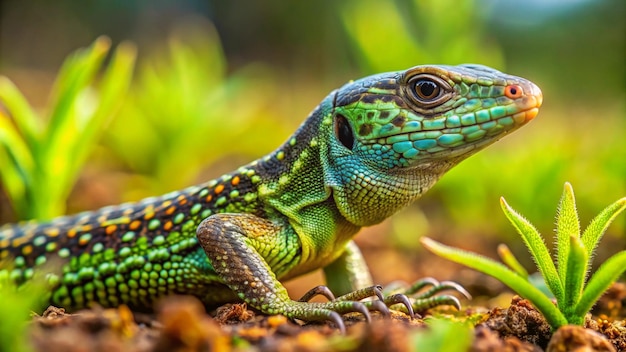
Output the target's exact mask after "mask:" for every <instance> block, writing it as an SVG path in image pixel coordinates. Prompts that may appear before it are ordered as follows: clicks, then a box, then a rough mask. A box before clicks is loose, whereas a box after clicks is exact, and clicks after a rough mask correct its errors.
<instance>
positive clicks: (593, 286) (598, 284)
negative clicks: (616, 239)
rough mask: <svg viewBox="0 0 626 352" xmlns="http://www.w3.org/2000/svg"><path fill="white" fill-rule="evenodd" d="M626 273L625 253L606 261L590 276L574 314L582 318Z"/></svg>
mask: <svg viewBox="0 0 626 352" xmlns="http://www.w3.org/2000/svg"><path fill="white" fill-rule="evenodd" d="M624 271H626V251H621V252H619V253H617V254H615V255H613V256H612V257H610V258H609V259H607V260H606V261H605V262H604V263H603V264H602V265H601V266H600V268H598V270H597V271H596V272H595V273H594V274H593V275H592V276H591V279H589V283H588V284H587V286H586V287H585V289H584V290H583V293H582V296H581V297H580V301H579V302H578V305H577V306H576V314H577V315H580V316H584V315H585V314H587V312H589V311H590V310H591V307H593V305H594V304H595V303H596V302H597V301H598V299H599V298H600V296H602V295H603V294H604V292H605V291H606V290H607V289H608V288H609V286H611V284H613V282H615V281H616V280H617V278H618V277H619V276H620V275H622V273H623V272H624Z"/></svg>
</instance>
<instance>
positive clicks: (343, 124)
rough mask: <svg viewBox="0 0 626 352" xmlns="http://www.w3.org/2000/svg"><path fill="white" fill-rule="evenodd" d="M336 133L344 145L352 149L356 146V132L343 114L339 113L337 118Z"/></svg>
mask: <svg viewBox="0 0 626 352" xmlns="http://www.w3.org/2000/svg"><path fill="white" fill-rule="evenodd" d="M335 135H336V136H337V139H339V142H341V144H343V146H344V147H346V148H348V149H350V150H352V148H354V134H352V128H350V124H349V123H348V119H346V117H345V116H343V115H341V114H337V116H336V120H335Z"/></svg>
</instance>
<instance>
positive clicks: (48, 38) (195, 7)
mask: <svg viewBox="0 0 626 352" xmlns="http://www.w3.org/2000/svg"><path fill="white" fill-rule="evenodd" d="M0 4H1V5H0V9H1V11H2V12H1V14H0V21H1V27H0V74H1V75H3V76H6V77H8V78H9V79H10V81H11V82H13V84H14V85H15V86H16V87H17V89H19V91H21V92H22V94H23V95H24V97H25V99H26V100H27V101H28V104H26V103H25V102H23V103H24V104H26V105H25V106H26V107H25V106H24V104H22V105H19V104H18V105H19V106H21V108H19V106H18V108H19V109H18V108H15V107H13V108H10V107H9V106H8V105H11V104H8V103H7V102H6V101H4V105H5V106H4V108H3V107H2V106H0V118H1V119H2V120H3V123H2V124H1V125H0V127H2V128H5V129H6V131H8V129H11V128H13V129H15V131H14V132H15V133H13V134H12V135H11V134H10V133H6V134H5V136H4V137H2V136H1V135H0V137H2V138H5V140H4V143H5V145H4V147H5V149H7V150H8V149H11V148H14V149H19V151H18V152H16V153H14V154H11V153H5V154H6V155H5V158H4V159H2V158H0V161H2V164H1V165H2V166H0V167H2V168H3V172H5V173H7V171H6V170H9V169H10V167H8V166H6V165H8V164H10V163H13V164H16V165H17V166H16V168H15V169H16V170H17V171H16V172H15V173H13V174H12V176H10V177H9V176H5V178H4V179H3V182H4V183H3V185H2V188H3V191H4V192H3V193H2V196H1V198H0V223H5V222H11V221H15V220H18V219H24V218H30V217H38V218H49V217H52V216H55V215H59V214H62V213H74V212H78V211H82V210H87V209H95V208H98V207H100V206H104V205H109V204H115V203H119V202H124V201H133V200H139V199H141V198H143V197H147V196H152V195H158V194H162V193H165V192H169V191H172V190H175V189H179V188H182V187H185V186H188V185H191V184H194V183H199V182H203V181H205V180H208V179H211V178H214V177H217V176H219V175H220V174H222V173H223V172H227V171H230V170H232V169H233V168H236V167H237V166H239V165H241V164H243V163H246V162H249V161H251V160H253V159H255V158H258V157H260V156H262V155H264V154H266V153H268V152H270V151H271V150H272V149H273V148H275V147H276V146H278V145H279V144H280V143H282V142H283V141H284V140H286V139H287V137H288V136H289V134H290V133H291V132H292V131H293V130H295V128H297V126H298V125H299V124H300V123H301V122H302V120H303V119H304V118H305V117H306V116H307V114H308V113H309V111H311V110H312V109H313V108H314V107H315V106H316V105H317V104H318V103H319V101H321V99H323V97H324V96H325V95H326V94H328V92H330V91H331V90H332V89H334V88H337V87H339V86H341V85H342V84H343V83H345V82H346V81H347V80H350V79H354V78H358V77H361V76H364V75H368V74H373V73H377V72H383V71H390V70H399V69H405V68H408V67H410V66H414V65H418V64H425V63H439V64H459V63H466V62H473V63H480V64H485V65H488V66H492V67H494V68H497V69H500V70H503V71H506V72H508V73H511V74H515V75H519V76H522V77H525V78H528V79H531V80H532V81H534V82H535V83H537V84H538V85H539V86H540V87H541V88H542V90H543V93H544V105H543V107H542V109H541V112H540V114H539V117H538V118H537V119H536V120H535V121H533V122H532V123H531V124H530V125H528V126H526V127H524V128H523V129H522V130H520V131H518V132H516V133H515V134H513V135H511V136H509V137H507V138H505V139H504V140H503V141H501V142H498V143H497V144H496V145H494V146H492V147H490V148H488V149H487V150H485V151H483V152H481V153H479V154H477V155H475V156H473V157H471V158H470V159H468V160H467V161H465V162H464V163H462V164H461V165H459V166H458V167H456V168H455V169H454V170H452V171H451V172H450V173H449V174H447V175H446V176H445V177H444V178H443V179H442V180H441V181H440V182H439V183H438V184H437V185H436V186H435V187H434V188H433V189H432V190H431V191H430V192H429V193H428V194H427V195H425V196H424V197H423V198H422V199H421V200H420V201H418V202H417V203H416V204H415V205H413V206H412V207H410V208H408V209H406V210H404V211H402V212H401V213H400V214H398V215H397V216H395V217H394V218H393V219H391V220H389V221H387V222H385V223H384V224H382V225H380V226H376V227H374V228H371V229H367V230H366V231H364V232H363V233H362V234H360V235H359V236H358V238H357V240H358V242H359V243H360V244H361V246H362V247H364V249H365V253H366V256H368V257H369V262H370V265H371V266H372V268H373V270H374V275H375V277H379V278H381V277H385V276H384V275H385V273H384V270H385V268H389V265H396V264H399V265H405V266H407V270H404V271H405V272H401V273H394V274H395V278H398V279H407V280H411V279H414V278H415V277H417V276H419V275H422V274H426V275H431V273H429V272H428V268H427V267H426V268H425V267H424V266H423V265H421V266H420V265H414V264H415V263H417V262H418V261H419V260H420V259H422V260H423V258H427V260H435V259H434V257H433V256H431V255H426V254H425V253H424V251H423V250H422V249H421V248H420V246H419V243H418V238H419V236H422V235H425V234H427V235H429V236H430V237H433V238H435V239H438V240H441V241H443V242H446V243H452V244H456V245H459V246H462V247H464V248H468V249H472V250H476V251H479V252H482V253H486V254H488V255H490V256H493V255H495V243H498V242H506V243H508V244H509V245H510V246H511V247H512V248H513V251H514V252H516V253H518V256H519V257H525V255H524V252H525V250H524V249H523V248H522V247H519V246H521V241H519V240H518V239H517V235H516V234H515V231H514V229H513V228H511V227H510V226H509V225H507V223H506V222H505V217H504V215H503V214H502V213H501V211H500V208H499V201H498V198H499V197H500V196H504V197H505V198H506V199H507V201H508V202H509V204H511V205H512V206H513V207H514V208H515V209H517V210H518V211H520V212H521V213H522V214H524V215H525V216H527V217H528V218H529V219H530V220H531V222H533V223H534V224H535V225H536V226H537V227H538V228H539V229H540V231H541V232H542V233H544V235H546V236H547V237H550V236H551V233H552V231H553V230H552V229H553V224H554V214H555V211H556V209H555V207H556V204H557V201H558V198H559V196H560V194H561V193H562V187H563V184H564V182H565V181H569V182H571V183H572V184H573V186H574V190H575V192H576V195H577V200H578V208H579V211H580V218H581V220H582V223H583V226H586V224H587V223H588V222H589V221H590V220H591V218H592V217H593V216H594V215H595V214H597V213H598V212H599V211H600V210H602V209H603V208H604V207H605V206H607V205H608V204H609V203H611V202H613V201H615V200H616V199H618V198H620V197H623V196H626V89H625V88H626V87H625V84H624V81H625V78H626V2H624V1H622V0H595V1H591V0H570V1H561V0H527V1H518V2H512V1H498V0H467V1H454V0H437V1H435V0H431V1H426V0H405V1H400V0H398V1H374V0H346V1H331V0H321V1H279V0H268V1H262V2H261V1H258V2H257V1H243V0H235V1H193V0H179V1H166V0H153V1H127V0H107V1H104V0H102V1H83V2H76V1H69V0H56V1H45V0H31V1H19V0H3V1H1V2H0ZM101 35H106V36H108V37H109V38H111V43H108V42H107V41H106V40H105V39H101V40H100V41H99V42H97V43H96V44H94V46H92V47H91V49H89V50H87V51H85V52H83V55H84V58H81V56H80V55H78V58H77V59H76V60H77V62H80V63H81V64H82V62H83V61H80V60H84V61H85V62H90V64H89V65H91V66H89V67H90V68H91V69H92V70H93V71H94V72H93V75H92V76H89V77H82V78H81V77H78V78H76V77H74V76H72V72H74V71H72V70H71V69H67V70H66V72H65V76H63V77H64V78H63V80H61V79H57V80H56V83H55V77H56V76H57V73H58V71H59V68H60V67H61V66H62V64H63V62H64V59H65V58H66V57H67V56H68V55H69V54H70V53H71V52H73V51H75V50H76V49H78V48H81V47H88V46H90V45H92V43H93V42H94V41H95V40H96V38H97V37H99V36H101ZM124 41H128V42H131V43H134V45H135V47H136V48H137V55H136V64H135V65H134V73H133V74H132V76H130V73H124V72H125V70H128V69H130V68H132V67H133V66H132V65H133V62H134V61H133V60H134V58H135V51H134V50H135V49H134V48H135V47H134V46H133V45H132V44H128V43H126V44H122V45H121V46H120V45H119V44H120V43H121V42H124ZM98 43H99V44H98ZM109 44H110V48H109V46H108V45H109ZM116 48H117V49H116ZM110 52H117V53H118V54H119V62H120V64H119V65H121V66H116V65H117V64H118V61H116V59H114V58H112V57H114V56H113V55H111V54H110ZM90 55H91V56H90ZM90 58H91V59H90ZM89 60H91V61H89ZM67 65H68V64H66V66H64V67H70V68H72V67H74V66H71V65H70V66H67ZM77 65H78V64H76V65H75V66H76V67H78V66H77ZM85 65H87V64H85ZM124 65H126V66H124ZM116 67H117V68H116ZM120 67H121V68H120ZM74 68H75V67H74ZM116 70H117V71H116ZM68 72H69V73H68ZM76 72H78V73H80V72H82V71H81V70H77V71H76ZM98 72H99V73H100V75H97V74H96V73H98ZM108 72H111V73H110V74H111V75H119V80H114V81H116V82H117V81H124V82H125V80H128V82H129V83H128V85H125V84H120V85H118V86H116V87H117V88H112V87H113V85H111V84H110V85H107V84H106V83H107V82H105V78H104V77H106V75H107V74H108ZM74 73H75V72H74ZM78 73H75V74H78ZM113 77H118V76H113ZM74 78H76V79H75V80H73V79H74ZM3 82H4V81H3ZM59 82H60V83H59ZM4 83H5V86H7V83H6V82H4ZM9 86H10V85H9ZM0 89H1V87H0ZM7 89H8V88H7ZM15 91H16V89H14V90H11V91H10V93H11V94H17V93H15ZM7 92H8V91H5V93H4V96H5V99H6V96H7V95H10V94H9V93H7ZM114 93H116V94H117V95H116V94H114ZM65 97H67V99H65V100H64V98H65ZM0 98H1V96H0ZM64 104H65V105H64ZM27 106H30V108H31V109H32V111H29V109H28V108H27ZM64 107H65V108H64ZM20 109H21V110H20ZM98 109H99V110H98ZM17 110H19V111H17ZM20 111H21V112H20ZM22 112H23V114H22V115H24V116H26V115H27V116H30V118H31V119H30V120H29V119H24V120H23V121H22V122H15V121H14V120H16V119H18V117H19V116H22V115H20V114H21V113H22ZM18 115H19V116H18ZM24 121H25V122H24ZM29 121H30V122H29ZM32 121H36V122H32ZM58 121H61V122H58ZM68 121H69V122H68ZM94 121H95V122H94ZM21 124H22V125H29V124H30V125H34V126H30V125H29V126H30V127H29V128H31V129H32V131H33V133H32V134H31V135H30V136H31V137H32V138H31V139H32V141H31V142H29V141H28V139H29V138H28V136H25V135H27V133H24V131H23V129H22V130H21V129H20V127H19V126H20V125H21ZM16 126H17V127H16ZM46 126H47V127H46ZM57 126H62V127H57ZM63 126H65V127H63ZM68 126H69V127H68ZM86 126H97V128H95V127H94V128H92V130H86V129H85V128H86ZM6 131H5V132H6ZM59 131H60V132H59ZM67 131H71V132H72V133H70V132H67ZM85 131H87V132H88V133H87V132H85ZM0 132H2V131H1V130H0ZM55 133H56V134H55ZM6 136H9V137H6ZM51 136H52V137H51ZM85 136H87V137H88V138H87V137H85ZM20 139H24V140H25V141H24V142H23V143H22V142H20V141H19V140H20ZM71 140H73V141H74V143H70V142H68V141H71ZM55 143H56V144H55ZM16 145H19V146H20V147H19V148H16V147H15V146H16ZM29 148H30V149H29ZM73 148H74V149H75V148H80V153H79V155H78V156H76V151H75V150H74V151H72V150H73ZM29 150H30V151H29ZM62 153H65V154H63V155H64V157H62V156H61V154H62ZM22 154H23V155H25V156H24V160H26V161H25V162H23V163H22V164H19V163H18V162H16V161H15V160H14V159H15V158H18V159H19V158H20V155H22ZM31 154H32V155H31ZM63 160H64V161H63ZM62 161H63V162H62ZM18 164H19V165H18ZM66 164H67V165H70V166H71V167H69V166H68V167H65V166H63V165H66ZM42 165H49V166H50V168H51V169H55V170H57V172H56V173H54V172H49V171H48V170H47V169H46V167H45V166H42ZM59 170H60V171H59ZM22 178H24V179H28V180H30V181H28V182H21V181H20V180H21V179H22ZM59 184H63V185H65V184H67V187H61V186H58V185H59ZM11 185H13V186H11ZM29 185H30V186H29ZM29 187H30V188H29ZM52 189H54V190H55V191H52ZM53 193H54V194H55V196H54V197H52V196H49V195H50V194H53ZM19 197H22V198H23V200H22V203H21V206H12V204H15V203H16V202H17V203H19V201H18V200H16V198H19ZM55 197H56V199H51V198H55ZM44 198H48V199H44ZM24 199H26V200H25V201H24ZM36 202H44V203H46V204H47V205H45V206H44V205H42V206H41V207H35V206H34V205H32V204H34V203H36ZM31 208H32V209H35V208H36V209H40V210H37V211H33V210H32V209H31ZM625 223H626V221H625V219H624V216H621V217H620V218H619V219H618V220H617V221H616V223H615V224H614V225H613V226H611V228H610V229H609V232H608V235H607V239H606V241H607V242H608V243H605V244H604V245H602V244H601V245H600V253H599V254H598V255H599V258H600V259H602V258H605V257H606V256H607V255H610V254H612V253H614V252H616V251H617V250H616V248H614V247H615V246H617V247H619V248H623V247H624V237H625V236H626V229H625ZM612 244H613V245H612ZM518 245H519V246H518ZM527 264H528V263H527ZM451 268H455V267H454V266H451ZM457 268H458V267H457ZM450 270H451V272H452V271H454V269H450ZM387 271H388V270H387ZM442 279H446V278H442Z"/></svg>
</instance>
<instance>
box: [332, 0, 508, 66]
mask: <svg viewBox="0 0 626 352" xmlns="http://www.w3.org/2000/svg"><path fill="white" fill-rule="evenodd" d="M338 8H339V10H340V12H339V13H340V16H341V19H342V22H343V25H344V29H345V31H346V34H347V36H348V44H349V45H350V47H351V48H352V49H353V50H354V51H355V52H356V53H357V55H356V56H355V59H356V62H357V64H359V66H361V68H362V69H363V70H364V71H366V72H384V71H389V70H391V69H399V68H403V67H410V66H413V65H416V64H417V63H423V64H427V63H439V64H445V63H447V64H460V63H464V62H477V63H482V64H485V65H489V66H493V67H502V65H503V62H504V60H503V56H502V50H501V49H500V46H499V45H498V44H497V43H496V41H495V40H491V39H492V38H494V36H493V35H490V34H489V32H488V29H487V21H486V17H485V16H484V15H483V16H481V11H479V10H480V6H477V4H476V1H475V0H470V1H462V2H459V1H454V0H440V1H419V0H412V1H374V0H368V1H364V0H359V1H344V2H341V6H338ZM373 13H375V14H376V16H375V17H372V14H373ZM442 18H445V21H444V20H441V19H442ZM468 28H471V30H468ZM381 51H384V52H385V55H381Z"/></svg>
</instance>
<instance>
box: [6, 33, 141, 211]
mask: <svg viewBox="0 0 626 352" xmlns="http://www.w3.org/2000/svg"><path fill="white" fill-rule="evenodd" d="M110 46H111V43H110V40H109V39H108V38H105V37H101V38H98V39H97V40H96V41H95V42H94V44H93V45H92V46H90V47H89V48H86V49H81V50H78V51H77V52H75V53H74V54H73V55H71V56H70V57H69V58H68V59H67V60H66V61H65V62H64V64H63V67H62V68H61V70H60V72H59V75H58V77H57V79H56V81H55V84H54V86H53V89H52V93H51V99H50V104H49V106H48V109H46V110H47V111H48V115H49V116H48V117H47V118H44V117H40V116H38V115H37V114H36V113H35V111H34V109H32V108H31V107H30V106H29V104H28V103H27V101H26V99H25V98H24V96H23V95H22V94H21V93H20V91H19V90H18V89H17V88H16V87H15V85H14V84H13V83H12V82H11V81H10V80H9V79H7V78H5V77H0V103H1V104H2V105H3V106H4V107H5V108H6V112H7V114H5V113H4V112H3V110H0V162H1V163H2V165H3V167H2V169H0V180H1V181H2V183H3V184H4V186H5V189H6V191H7V194H8V195H9V198H10V200H11V202H12V204H13V207H14V209H15V212H16V214H17V216H18V217H19V218H20V219H49V218H52V217H54V216H58V215H61V214H63V213H64V212H65V201H66V198H67V196H68V194H69V192H70V191H71V188H72V185H73V184H74V182H75V180H76V177H77V175H78V173H79V171H80V168H81V167H82V165H83V163H84V161H85V160H86V159H87V156H88V155H89V153H90V152H91V149H92V148H91V147H92V146H93V145H95V143H96V142H97V139H98V136H99V133H101V132H102V131H103V130H104V125H105V124H106V123H107V122H108V120H109V118H110V117H111V116H112V115H113V114H114V113H115V112H116V110H117V109H118V108H119V106H120V104H121V102H122V101H123V98H124V96H125V95H126V91H127V90H128V86H129V83H130V78H131V76H132V68H133V66H134V60H135V49H134V47H132V46H130V45H128V44H122V45H120V46H119V48H118V50H116V52H115V54H114V55H113V58H112V59H111V62H110V64H109V65H108V66H107V67H105V68H104V69H102V70H101V68H102V63H103V62H104V59H105V57H106V55H107V54H108V52H109V49H110ZM100 71H102V74H101V75H100V74H99V73H100ZM98 76H101V79H100V80H98V79H97V78H98ZM46 121H47V125H46V124H45V123H46Z"/></svg>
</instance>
